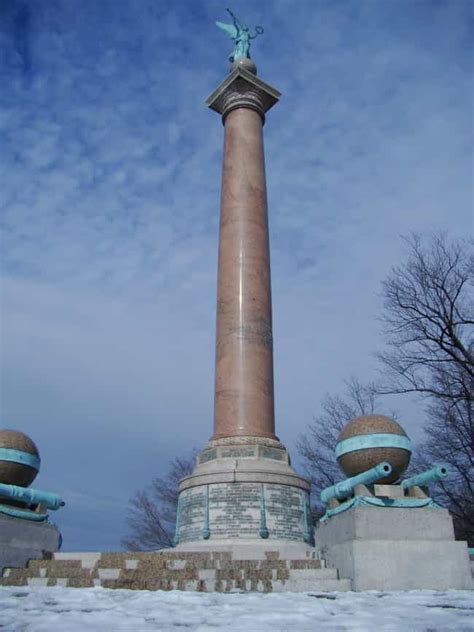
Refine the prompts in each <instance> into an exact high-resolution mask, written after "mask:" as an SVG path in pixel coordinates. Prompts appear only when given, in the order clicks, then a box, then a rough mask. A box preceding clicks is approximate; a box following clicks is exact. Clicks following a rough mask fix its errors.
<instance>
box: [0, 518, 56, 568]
mask: <svg viewBox="0 0 474 632" xmlns="http://www.w3.org/2000/svg"><path fill="white" fill-rule="evenodd" d="M60 546H61V534H60V533H59V529H58V528H57V527H56V526H55V525H53V524H51V523H49V522H46V521H43V522H34V521H31V520H22V519H20V518H13V517H11V516H6V515H4V514H0V575H1V573H2V571H3V569H4V568H6V567H14V568H23V567H25V566H26V565H27V563H28V561H29V560H37V559H41V558H42V557H43V554H44V553H52V552H55V551H58V549H59V548H60Z"/></svg>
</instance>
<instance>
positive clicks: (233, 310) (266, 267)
mask: <svg viewBox="0 0 474 632" xmlns="http://www.w3.org/2000/svg"><path fill="white" fill-rule="evenodd" d="M242 68H243V66H238V69H237V72H236V71H234V73H233V75H234V79H233V81H231V82H230V83H229V84H228V85H225V86H224V87H223V88H222V87H221V88H220V89H219V88H218V90H217V91H216V92H215V93H214V94H213V95H211V97H210V98H209V101H208V103H209V105H210V107H212V108H213V109H215V110H217V111H218V112H219V113H220V114H222V118H223V123H224V129H225V132H224V139H225V140H224V162H223V170H222V194H221V216H220V236H219V265H218V297H217V335H216V366H215V408H214V435H213V439H219V438H221V437H233V436H242V435H243V436H255V437H257V436H258V437H268V438H270V439H275V438H276V437H275V422H274V404H273V335H272V299H271V282H270V249H269V239H268V212H267V191H266V182H265V159H264V152H263V134H262V126H263V122H264V115H265V111H266V110H267V109H268V108H269V107H271V105H273V103H275V102H276V100H277V95H278V93H277V92H276V91H275V90H273V89H271V88H270V87H269V86H267V85H265V84H264V83H263V82H260V81H258V80H257V79H256V77H255V76H253V75H252V74H251V73H245V74H244V73H243V72H242ZM239 71H240V72H239ZM249 97H252V100H251V101H250V99H249Z"/></svg>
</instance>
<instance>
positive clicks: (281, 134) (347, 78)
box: [0, 0, 472, 550]
mask: <svg viewBox="0 0 474 632" xmlns="http://www.w3.org/2000/svg"><path fill="white" fill-rule="evenodd" d="M225 6H226V3H225V2H223V1H218V0H180V1H172V0H34V1H33V0H30V1H28V0H2V1H1V3H0V30H1V39H0V48H1V57H0V71H1V75H2V76H1V85H2V89H1V94H0V100H1V113H0V126H1V127H0V139H1V147H2V150H1V195H0V198H1V203H2V207H1V208H2V210H1V214H2V215H1V222H2V228H3V237H2V276H3V281H2V305H1V306H2V322H1V327H2V330H1V338H2V349H1V352H2V358H1V359H2V401H1V420H0V422H1V425H2V426H3V427H7V428H15V429H19V430H22V431H24V432H27V433H28V434H30V435H31V436H32V437H33V439H34V440H35V441H36V442H37V444H38V446H39V448H40V451H41V455H42V459H43V463H42V472H41V473H40V475H39V477H38V478H37V480H36V483H35V485H36V486H37V487H39V488H44V489H49V490H51V491H57V492H59V493H61V494H62V496H63V497H64V498H65V500H66V501H67V507H65V508H64V509H63V510H61V511H60V512H58V513H57V514H55V516H54V519H55V520H56V521H57V522H58V524H59V525H60V527H61V529H62V531H63V534H64V548H65V549H66V550H79V549H82V550H94V549H95V550H97V549H103V550H104V549H114V548H115V549H117V548H119V542H120V538H121V537H122V536H123V535H125V532H126V527H125V521H124V518H125V513H126V504H127V500H128V498H129V497H130V496H131V494H133V492H134V491H135V490H137V489H140V488H143V487H144V486H146V485H147V483H148V482H149V481H150V479H151V478H152V477H153V476H154V475H159V474H162V473H164V472H165V471H166V468H167V464H168V463H169V460H170V459H171V458H173V456H175V455H177V454H184V453H186V452H188V450H189V449H190V448H191V447H192V446H202V445H203V444H204V443H205V442H206V440H207V439H208V438H209V436H210V434H211V431H212V414H213V411H212V406H213V353H214V349H213V345H214V325H215V311H214V310H215V292H216V263H217V230H218V212H219V206H218V205H219V188H220V168H221V156H222V140H223V133H222V125H221V122H220V120H219V117H218V116H217V115H216V114H215V113H214V112H212V111H210V110H208V109H207V108H206V106H205V104H204V100H205V98H206V97H207V96H208V94H210V93H211V92H212V90H213V89H214V88H215V87H216V86H217V85H218V84H219V83H220V82H221V81H222V80H223V79H224V77H225V75H226V73H227V70H228V63H227V57H228V55H229V53H230V52H231V50H232V41H231V40H230V39H228V38H227V36H226V34H225V33H223V32H221V31H220V30H218V29H217V28H216V27H215V26H214V20H216V19H217V20H223V21H225V20H226V13H225V10H224V9H225ZM232 9H233V10H234V12H235V13H236V14H237V15H239V16H241V17H242V19H243V20H244V21H247V22H248V23H249V24H250V25H257V24H258V25H262V26H263V27H264V28H265V33H264V35H263V36H261V37H260V38H258V39H257V40H256V41H255V42H254V43H253V48H252V53H253V57H254V59H255V60H256V62H257V64H258V68H259V75H260V77H261V78H262V79H264V80H265V81H267V82H268V83H270V84H271V85H273V86H275V87H276V88H277V89H279V90H280V91H281V92H282V93H283V96H282V98H281V101H280V103H279V104H278V105H277V106H276V107H275V108H274V110H272V111H271V112H270V113H269V115H268V117H267V123H266V126H265V143H266V166H267V184H268V197H269V209H270V223H271V245H272V274H273V301H274V338H275V382H276V414H277V420H276V423H277V431H278V434H279V436H280V438H281V439H282V440H283V441H284V443H285V444H286V445H287V446H288V447H289V448H290V450H293V456H294V457H296V456H297V455H296V454H295V452H294V443H295V441H296V439H297V437H298V434H299V433H300V432H302V431H303V430H304V428H305V426H306V424H307V423H309V422H310V421H311V419H312V416H313V414H314V413H315V412H317V410H318V406H319V402H320V400H321V398H322V396H323V395H324V393H326V392H332V393H337V392H339V391H340V389H341V387H342V385H343V381H344V379H346V378H348V377H349V376H350V375H356V376H358V377H360V378H361V379H362V380H364V379H366V378H371V377H374V376H375V375H376V373H377V366H376V362H375V360H374V359H373V355H372V354H373V352H374V351H376V350H377V349H380V347H381V345H382V337H381V332H380V325H379V323H378V322H377V320H376V315H377V313H379V312H380V306H381V299H380V289H381V287H380V284H381V281H382V280H383V279H384V278H385V276H386V275H387V273H388V271H389V270H390V268H391V266H392V265H394V264H397V263H399V262H400V261H401V260H402V259H403V244H402V241H401V239H400V235H403V234H407V233H409V232H410V231H418V232H420V233H421V234H428V233H430V232H431V231H433V230H440V229H441V230H448V231H449V232H450V234H451V235H453V236H462V235H465V234H466V233H468V232H470V231H471V229H472V226H471V221H472V217H471V212H472V208H471V203H472V198H471V196H472V189H471V179H470V168H471V147H470V145H471V121H470V117H471V96H470V81H471V71H472V68H471V51H470V42H471V41H472V22H471V4H470V2H467V1H466V2H465V1H463V0H451V1H444V2H443V1H433V2H428V1H425V0H413V1H408V0H398V1H395V0H368V1H367V2H364V1H360V0H351V1H347V2H346V1H342V0H338V1H329V0H325V1H316V0H280V1H278V0H275V1H273V0H272V1H270V0H265V1H260V0H259V1H258V2H257V1H255V0H253V1H250V0H248V1H246V0H234V1H233V4H232ZM402 410H403V416H402V417H401V421H402V422H403V423H404V424H405V426H406V427H407V429H408V430H409V432H411V433H412V434H415V435H416V433H417V425H419V422H420V420H421V415H422V413H421V409H420V407H415V406H407V405H403V404H402ZM296 461H297V459H296Z"/></svg>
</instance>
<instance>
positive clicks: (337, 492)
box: [321, 461, 392, 503]
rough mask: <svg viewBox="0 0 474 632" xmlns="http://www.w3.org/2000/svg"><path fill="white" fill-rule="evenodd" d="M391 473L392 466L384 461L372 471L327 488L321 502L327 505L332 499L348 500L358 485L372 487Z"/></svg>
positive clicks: (323, 492)
mask: <svg viewBox="0 0 474 632" xmlns="http://www.w3.org/2000/svg"><path fill="white" fill-rule="evenodd" d="M391 471H392V466H391V465H390V463H387V462H386V461H382V463H379V464H378V465H376V466H375V467H372V468H370V470H367V471H366V472H362V473H361V474H357V476H352V477H351V478H347V479H346V480H345V481H340V482H339V483H336V484H335V485H331V487H326V489H323V491H322V492H321V500H322V501H323V503H327V502H328V501H329V500H330V499H331V498H337V499H338V500H341V499H343V498H347V497H348V496H350V495H351V494H352V492H353V491H354V489H355V487H356V486H357V485H371V484H372V483H376V482H377V481H378V480H380V479H382V478H385V477H387V476H389V474H390V473H391Z"/></svg>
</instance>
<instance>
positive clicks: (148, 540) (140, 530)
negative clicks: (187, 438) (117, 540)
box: [122, 450, 197, 551]
mask: <svg viewBox="0 0 474 632" xmlns="http://www.w3.org/2000/svg"><path fill="white" fill-rule="evenodd" d="M196 455H197V450H193V451H192V452H191V453H190V454H189V455H188V456H186V457H176V458H175V459H174V460H173V461H172V462H171V465H170V469H169V470H168V472H167V473H166V474H165V475H164V476H163V477H157V478H154V479H153V480H152V482H151V483H150V485H149V487H148V488H147V489H146V490H144V491H139V492H137V493H136V494H135V495H134V496H133V497H132V498H131V499H130V500H129V508H128V516H127V524H128V528H129V534H128V535H127V536H125V537H124V538H123V539H122V546H123V547H124V548H126V549H128V550H130V551H152V550H157V549H164V548H168V547H171V546H173V537H174V530H175V523H176V509H177V506H178V483H179V481H180V480H181V479H182V478H183V477H184V476H188V475H189V474H191V472H192V470H193V468H194V463H195V460H196Z"/></svg>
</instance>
